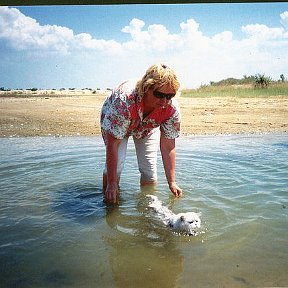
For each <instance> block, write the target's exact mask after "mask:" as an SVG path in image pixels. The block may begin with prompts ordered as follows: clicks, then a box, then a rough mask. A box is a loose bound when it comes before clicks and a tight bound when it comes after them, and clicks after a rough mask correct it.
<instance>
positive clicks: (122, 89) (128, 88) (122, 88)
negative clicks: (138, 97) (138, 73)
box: [114, 79, 138, 95]
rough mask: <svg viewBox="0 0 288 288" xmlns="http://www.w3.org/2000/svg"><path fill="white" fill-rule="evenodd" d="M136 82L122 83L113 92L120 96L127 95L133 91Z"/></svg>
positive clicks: (130, 80) (129, 80) (134, 80)
mask: <svg viewBox="0 0 288 288" xmlns="http://www.w3.org/2000/svg"><path fill="white" fill-rule="evenodd" d="M137 81H138V80H137V79H128V80H126V81H124V82H122V83H121V84H120V85H119V86H118V87H117V88H116V89H115V90H114V91H115V92H117V93H120V94H125V95H129V94H131V93H132V92H133V91H134V90H135V87H136V84H137Z"/></svg>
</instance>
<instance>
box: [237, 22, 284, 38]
mask: <svg viewBox="0 0 288 288" xmlns="http://www.w3.org/2000/svg"><path fill="white" fill-rule="evenodd" d="M242 31H243V32H244V33H246V34H247V35H248V37H251V38H256V39H259V40H271V39H279V38H282V37H283V38H288V33H287V32H285V30H284V28H282V27H280V28H269V27H267V26H266V25H263V24H255V25H247V26H242Z"/></svg>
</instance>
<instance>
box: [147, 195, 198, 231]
mask: <svg viewBox="0 0 288 288" xmlns="http://www.w3.org/2000/svg"><path fill="white" fill-rule="evenodd" d="M147 197H149V198H150V200H151V201H150V202H149V207H151V208H152V209H153V210H154V211H155V212H156V213H157V216H158V218H159V219H160V220H162V222H163V223H164V224H165V225H167V226H169V227H171V228H172V230H173V231H175V232H178V233H184V234H186V235H189V236H195V235H197V234H198V233H197V231H196V230H195V229H197V228H200V226H201V220H200V216H201V213H195V212H186V213H179V214H174V213H173V212H172V211H171V210H169V209H168V208H167V207H165V206H163V205H162V202H161V201H160V200H159V199H158V198H157V196H154V195H147Z"/></svg>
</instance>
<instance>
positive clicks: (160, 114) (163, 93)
mask: <svg viewBox="0 0 288 288" xmlns="http://www.w3.org/2000/svg"><path fill="white" fill-rule="evenodd" d="M179 86H180V84H179V82H178V80H177V76H176V74H175V72H174V71H173V70H172V69H170V68H169V67H167V66H166V65H163V64H155V65H153V66H151V67H150V68H149V69H148V70H147V71H146V73H145V75H144V76H143V78H142V79H141V80H140V81H138V82H137V83H136V84H133V83H131V82H129V81H127V82H124V83H122V84H121V85H120V86H119V87H118V88H117V89H116V90H114V91H113V92H112V94H111V95H110V96H109V97H108V98H107V99H106V101H105V102H104V104H103V107H102V113H101V130H102V136H103V140H104V143H105V145H106V167H105V170H104V172H103V191H104V193H105V198H106V201H107V202H110V203H116V202H117V194H118V185H119V181H120V175H121V171H122V169H123V166H124V161H125V156H126V150H127V142H128V137H129V136H133V139H134V143H135V148H136V154H137V160H138V167H139V171H140V174H141V178H140V184H141V185H155V184H156V183H157V165H156V164H157V151H158V147H159V143H160V151H161V155H162V161H163V166H164V170H165V174H166V178H167V182H168V184H169V188H170V190H171V192H172V193H173V194H174V195H175V196H176V197H180V196H181V195H182V190H181V189H180V188H179V187H178V185H177V183H176V179H175V164H176V148H175V138H177V137H179V134H180V111H179V108H178V107H177V106H176V101H174V100H175V99H173V98H174V96H175V95H176V93H177V91H178V89H179Z"/></svg>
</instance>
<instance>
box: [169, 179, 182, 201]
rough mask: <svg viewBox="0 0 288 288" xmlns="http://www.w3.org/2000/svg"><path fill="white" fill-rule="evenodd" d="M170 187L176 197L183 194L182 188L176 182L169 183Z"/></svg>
mask: <svg viewBox="0 0 288 288" xmlns="http://www.w3.org/2000/svg"><path fill="white" fill-rule="evenodd" d="M169 188H170V191H171V192H172V193H173V194H174V196H175V197H181V196H182V195H183V191H182V189H181V188H180V187H179V186H178V185H177V184H176V182H172V183H169Z"/></svg>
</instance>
